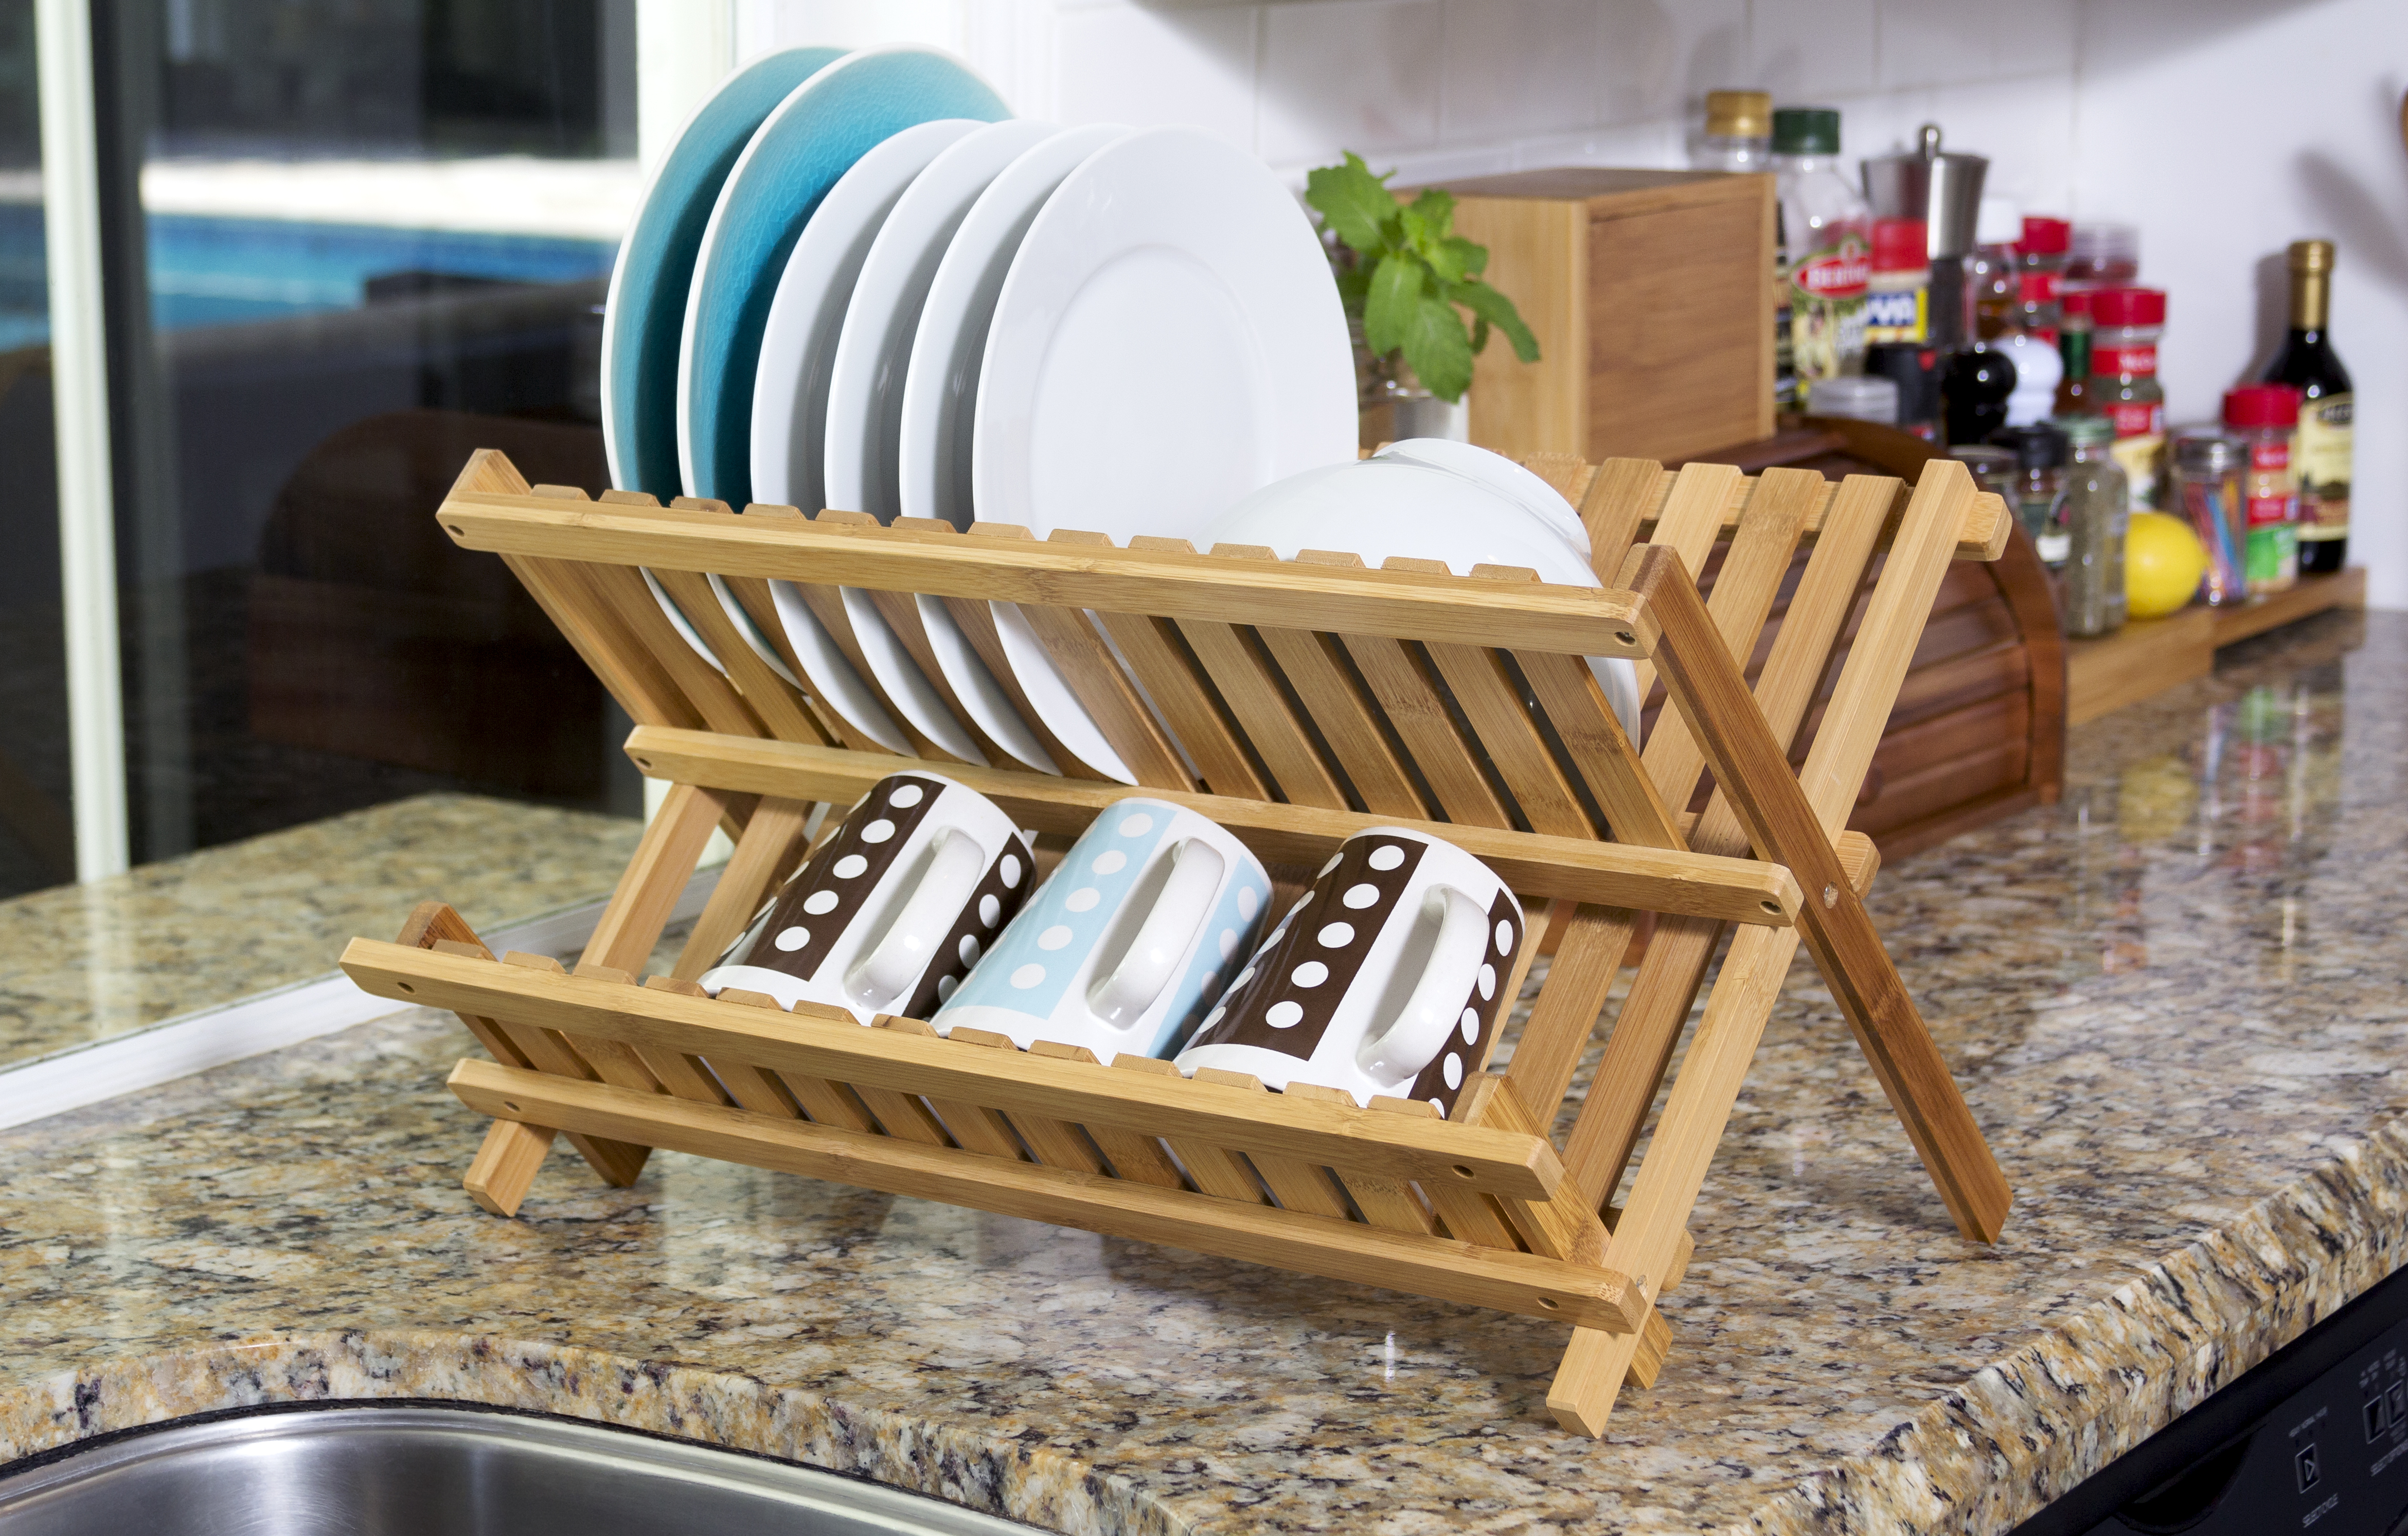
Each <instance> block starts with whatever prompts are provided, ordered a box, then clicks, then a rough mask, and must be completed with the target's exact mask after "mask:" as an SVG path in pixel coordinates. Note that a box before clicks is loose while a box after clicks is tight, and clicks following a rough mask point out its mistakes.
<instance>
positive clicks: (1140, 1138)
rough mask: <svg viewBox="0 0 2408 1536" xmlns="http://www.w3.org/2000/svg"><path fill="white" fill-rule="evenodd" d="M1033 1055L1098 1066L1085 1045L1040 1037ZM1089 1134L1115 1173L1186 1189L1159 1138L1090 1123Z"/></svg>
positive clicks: (1140, 1181)
mask: <svg viewBox="0 0 2408 1536" xmlns="http://www.w3.org/2000/svg"><path fill="white" fill-rule="evenodd" d="M1028 1054H1029V1055H1033V1056H1044V1057H1048V1058H1050V1059H1052V1060H1054V1061H1079V1062H1084V1063H1086V1064H1087V1065H1088V1066H1091V1067H1092V1066H1095V1065H1097V1062H1096V1054H1095V1053H1094V1052H1093V1051H1090V1050H1088V1049H1087V1048H1086V1047H1085V1046H1083V1045H1064V1044H1062V1043H1061V1042H1059V1041H1050V1040H1040V1041H1037V1042H1036V1043H1034V1044H1032V1045H1030V1046H1029V1048H1028ZM1085 1129H1086V1132H1087V1135H1088V1136H1089V1137H1090V1138H1091V1139H1093V1141H1095V1143H1096V1148H1097V1151H1099V1152H1101V1153H1102V1154H1103V1155H1104V1156H1106V1157H1107V1158H1109V1159H1111V1165H1112V1172H1113V1173H1114V1174H1116V1175H1117V1176H1119V1177H1121V1178H1124V1179H1128V1180H1131V1181H1134V1182H1135V1183H1138V1184H1152V1185H1154V1187H1155V1188H1157V1189H1183V1188H1185V1187H1186V1181H1184V1180H1183V1179H1182V1178H1180V1176H1179V1170H1178V1169H1176V1168H1174V1167H1172V1166H1171V1162H1170V1157H1169V1155H1168V1153H1166V1152H1165V1151H1164V1150H1163V1145H1162V1142H1161V1141H1158V1140H1157V1139H1155V1138H1154V1137H1151V1136H1147V1135H1145V1134H1143V1133H1142V1132H1140V1131H1136V1130H1129V1129H1125V1128H1123V1127H1118V1126H1088V1127H1085Z"/></svg>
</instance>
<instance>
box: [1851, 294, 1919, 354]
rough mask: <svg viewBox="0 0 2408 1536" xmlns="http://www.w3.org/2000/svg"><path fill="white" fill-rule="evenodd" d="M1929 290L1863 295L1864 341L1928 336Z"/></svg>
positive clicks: (1914, 339) (1872, 341) (1899, 339)
mask: <svg viewBox="0 0 2408 1536" xmlns="http://www.w3.org/2000/svg"><path fill="white" fill-rule="evenodd" d="M1930 293H1931V291H1930V290H1929V289H1928V288H1913V289H1909V290H1907V291H1905V292H1903V293H1880V292H1872V293H1868V294H1865V341H1866V344H1867V345H1871V344H1872V343H1874V342H1880V341H1922V340H1924V339H1926V338H1927V337H1929V335H1930V334H1931V333H1930V330H1929V324H1930V309H1929V300H1930Z"/></svg>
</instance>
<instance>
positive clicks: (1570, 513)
mask: <svg viewBox="0 0 2408 1536" xmlns="http://www.w3.org/2000/svg"><path fill="white" fill-rule="evenodd" d="M1372 457H1374V458H1380V459H1404V460H1407V461H1409V462H1411V463H1413V464H1426V465H1427V466H1429V467H1431V468H1433V469H1444V470H1447V471H1448V472H1450V473H1452V474H1457V475H1462V476H1464V477H1466V478H1467V479H1469V480H1476V481H1479V482H1480V483H1481V484H1483V485H1485V486H1487V487H1488V488H1489V489H1490V490H1492V491H1496V492H1498V493H1500V494H1502V495H1509V496H1511V497H1512V498H1513V499H1514V500H1515V501H1517V502H1519V503H1521V504H1522V507H1523V509H1524V510H1527V511H1528V512H1530V513H1531V514H1533V515H1534V516H1536V517H1537V518H1538V519H1539V520H1540V521H1541V522H1542V523H1544V524H1546V525H1547V526H1548V527H1550V528H1553V529H1555V532H1556V533H1558V534H1560V535H1562V536H1563V538H1564V541H1565V542H1566V543H1568V544H1570V545H1571V547H1572V548H1574V549H1576V550H1578V551H1580V553H1582V555H1584V556H1585V555H1587V554H1588V553H1589V547H1588V525H1587V524H1584V523H1583V522H1582V521H1581V519H1580V512H1579V510H1577V509H1575V508H1574V507H1573V506H1572V504H1571V503H1570V502H1569V501H1566V500H1565V499H1564V498H1563V495H1562V494H1561V493H1559V492H1558V491H1556V489H1555V487H1554V486H1552V485H1550V484H1548V483H1547V482H1546V481H1542V480H1541V479H1540V478H1539V477H1538V476H1536V475H1534V474H1532V473H1531V472H1530V471H1529V470H1527V469H1525V468H1523V467H1521V466H1520V465H1518V464H1515V463H1514V462H1513V461H1512V459H1509V458H1507V457H1506V456H1505V455H1504V454H1502V453H1498V452H1491V451H1490V450H1488V449H1485V448H1475V447H1473V446H1472V445H1471V444H1470V443H1459V442H1456V441H1455V439H1454V438H1405V439H1404V440H1403V441H1402V442H1392V443H1390V444H1389V445H1388V446H1387V447H1385V448H1383V449H1382V450H1380V452H1377V453H1375V454H1373V455H1372Z"/></svg>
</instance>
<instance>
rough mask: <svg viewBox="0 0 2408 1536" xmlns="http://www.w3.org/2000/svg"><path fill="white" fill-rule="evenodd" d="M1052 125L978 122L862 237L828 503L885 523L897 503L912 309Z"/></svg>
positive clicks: (839, 361)
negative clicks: (1005, 176)
mask: <svg viewBox="0 0 2408 1536" xmlns="http://www.w3.org/2000/svg"><path fill="white" fill-rule="evenodd" d="M1056 131H1057V130H1056V129H1055V128H1054V125H1053V124H1052V123H1048V122H1030V121H1027V120H1025V119H1021V120H1016V121H1012V122H994V123H988V124H985V125H983V126H982V127H980V128H979V129H977V130H976V131H975V132H972V133H969V134H967V135H965V136H963V137H961V138H960V139H959V140H957V141H955V142H954V143H953V144H952V145H949V146H948V147H947V148H946V149H945V150H944V151H941V152H940V153H939V154H938V155H937V156H936V157H935V158H934V159H932V160H930V161H929V162H928V165H927V168H926V169H925V170H923V171H922V172H921V173H920V174H919V175H918V176H916V177H914V178H913V179H912V181H911V184H910V186H909V187H907V188H905V189H904V192H903V194H902V195H901V196H900V197H898V198H896V201H895V207H894V208H893V209H892V211H890V212H889V213H888V214H887V215H886V222H885V223H883V224H882V225H881V226H880V228H879V231H878V237H877V238H876V239H874V240H872V241H871V242H870V246H869V251H868V254H867V257H866V258H865V259H864V261H863V263H862V266H861V275H860V277H859V278H858V279H857V280H855V281H854V283H853V296H852V298H851V299H850V300H849V301H848V302H847V303H846V305H845V311H844V326H843V330H842V332H841V333H840V334H839V337H838V338H837V344H836V358H835V369H834V371H833V373H832V374H831V375H830V376H829V379H828V405H827V456H826V467H825V475H826V487H827V491H826V494H827V498H828V505H829V506H831V507H838V508H842V509H843V510H847V511H855V512H867V513H868V514H869V515H870V516H872V517H874V518H876V519H878V521H879V522H881V523H892V522H894V521H895V517H896V513H898V512H899V511H901V510H902V502H901V499H900V497H899V496H898V495H897V494H896V482H895V466H896V458H895V446H896V430H897V427H898V425H899V423H900V420H901V416H902V409H903V382H904V376H905V374H906V372H907V371H908V370H909V368H910V359H911V342H912V338H913V337H914V336H915V335H916V334H917V333H918V330H919V324H920V309H921V305H922V303H923V301H925V299H926V297H927V296H928V285H929V284H930V283H931V282H932V281H934V280H935V279H936V276H937V267H938V266H939V264H940V263H941V262H942V261H943V260H944V257H945V248H946V246H947V245H949V244H950V243H951V242H952V240H953V231H954V230H955V229H956V228H958V227H959V226H960V224H961V222H962V219H963V216H964V215H966V214H968V212H969V210H970V205H971V204H972V203H974V202H976V201H977V200H978V195H979V194H980V193H982V192H984V191H985V190H986V188H987V183H989V182H991V181H993V180H994V179H995V178H996V173H997V172H999V171H1001V170H1002V169H1003V168H1004V167H1005V166H1006V165H1011V163H1012V161H1014V160H1016V159H1018V158H1019V157H1020V154H1021V152H1022V151H1025V150H1026V149H1028V148H1030V147H1031V146H1033V145H1035V144H1037V143H1038V142H1039V140H1041V139H1044V138H1047V137H1049V136H1052V135H1053V134H1054V133H1055V132H1056Z"/></svg>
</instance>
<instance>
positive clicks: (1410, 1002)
mask: <svg viewBox="0 0 2408 1536" xmlns="http://www.w3.org/2000/svg"><path fill="white" fill-rule="evenodd" d="M1434 889H1435V890H1436V891H1437V892H1438V894H1439V895H1440V896H1441V897H1443V898H1444V899H1445V902H1446V912H1445V913H1444V915H1443V916H1441V918H1440V919H1439V926H1438V941H1437V942H1436V943H1434V944H1432V945H1430V953H1429V959H1428V961H1427V962H1426V963H1425V964H1424V965H1423V967H1422V976H1421V980H1420V981H1418V982H1416V983H1413V992H1412V997H1410V998H1406V999H1405V1006H1404V1007H1403V1008H1402V1009H1401V1010H1399V1011H1398V1013H1397V1016H1396V1017H1395V1018H1393V1019H1391V1020H1389V1021H1388V1023H1387V1026H1385V1027H1384V1028H1383V1029H1382V1030H1381V1031H1380V1032H1379V1033H1378V1034H1376V1035H1367V1036H1365V1037H1364V1039H1363V1043H1362V1045H1361V1046H1359V1047H1358V1048H1357V1049H1356V1050H1355V1065H1356V1066H1358V1067H1360V1068H1362V1069H1363V1070H1364V1072H1365V1073H1366V1074H1367V1075H1369V1077H1371V1078H1372V1079H1374V1080H1375V1081H1377V1082H1380V1083H1383V1084H1387V1085H1388V1086H1389V1087H1392V1088H1394V1087H1398V1086H1401V1085H1402V1084H1406V1083H1408V1082H1411V1081H1412V1078H1413V1076H1414V1074H1415V1073H1417V1072H1419V1071H1420V1070H1421V1069H1423V1068H1424V1067H1426V1066H1428V1065H1429V1063H1430V1058H1431V1057H1433V1056H1435V1055H1438V1054H1439V1051H1440V1050H1441V1048H1442V1047H1444V1046H1445V1044H1446V1037H1447V1033H1448V1031H1450V1030H1452V1029H1453V1028H1454V1027H1455V1015H1456V1014H1457V1012H1459V1011H1460V1010H1461V1009H1462V1006H1463V999H1464V996H1465V995H1466V994H1467V993H1469V991H1470V990H1471V981H1472V978H1473V977H1475V976H1477V975H1478V974H1479V973H1480V957H1481V956H1482V955H1485V954H1486V953H1488V912H1487V911H1486V909H1484V908H1483V907H1482V906H1481V905H1480V904H1479V903H1478V902H1476V901H1474V900H1472V899H1471V898H1470V897H1468V896H1466V895H1464V894H1463V893H1462V892H1461V891H1458V890H1456V889H1455V887H1454V886H1452V885H1440V886H1436V887H1434ZM1399 1063H1403V1064H1404V1065H1401V1066H1400V1065H1398V1064H1399Z"/></svg>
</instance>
